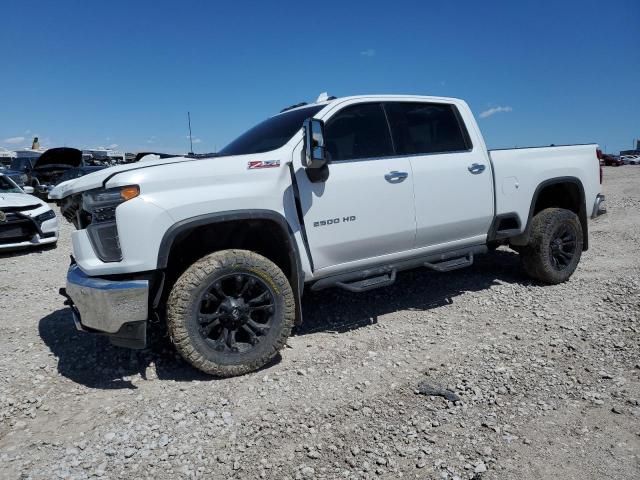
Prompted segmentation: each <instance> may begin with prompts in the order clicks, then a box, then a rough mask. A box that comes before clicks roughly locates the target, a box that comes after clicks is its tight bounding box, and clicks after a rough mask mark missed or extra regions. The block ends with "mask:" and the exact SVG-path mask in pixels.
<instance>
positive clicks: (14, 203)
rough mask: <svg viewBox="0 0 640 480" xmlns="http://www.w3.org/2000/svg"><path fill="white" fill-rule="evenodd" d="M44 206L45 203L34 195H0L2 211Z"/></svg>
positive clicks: (0, 208)
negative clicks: (7, 208)
mask: <svg viewBox="0 0 640 480" xmlns="http://www.w3.org/2000/svg"><path fill="white" fill-rule="evenodd" d="M42 205H44V202H43V201H42V200H40V199H39V198H36V197H34V196H33V195H28V194H26V193H0V210H2V209H3V208H6V207H28V206H33V208H36V207H40V206H42Z"/></svg>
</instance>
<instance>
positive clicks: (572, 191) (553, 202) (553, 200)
mask: <svg viewBox="0 0 640 480" xmlns="http://www.w3.org/2000/svg"><path fill="white" fill-rule="evenodd" d="M552 207H555V208H565V209H567V210H571V211H572V212H573V213H575V214H576V215H579V214H580V209H581V208H584V200H583V195H582V192H581V190H580V187H578V185H577V184H575V183H573V182H562V183H553V184H551V185H547V186H546V187H543V188H542V190H540V192H539V193H538V196H537V198H536V203H535V205H534V207H533V215H535V214H536V213H538V212H540V211H542V210H544V209H545V208H552Z"/></svg>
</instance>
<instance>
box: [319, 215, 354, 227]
mask: <svg viewBox="0 0 640 480" xmlns="http://www.w3.org/2000/svg"><path fill="white" fill-rule="evenodd" d="M355 221H356V216H355V215H350V216H348V217H342V220H340V218H330V219H328V220H320V221H319V222H313V226H314V227H326V226H327V225H335V224H337V223H340V222H342V223H346V222H355Z"/></svg>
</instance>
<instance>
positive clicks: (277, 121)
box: [218, 105, 325, 155]
mask: <svg viewBox="0 0 640 480" xmlns="http://www.w3.org/2000/svg"><path fill="white" fill-rule="evenodd" d="M324 107H325V105H314V106H312V107H307V108H301V109H299V110H291V111H289V112H285V113H281V114H279V115H276V116H274V117H271V118H268V119H267V120H265V121H264V122H262V123H259V124H258V125H256V126H255V127H253V128H252V129H251V130H248V131H246V132H245V133H243V134H242V135H240V136H239V137H238V138H236V139H235V140H234V141H233V142H231V143H230V144H229V145H227V146H226V147H224V148H223V149H222V150H220V152H218V155H248V154H251V153H261V152H270V151H271V150H276V149H278V148H280V147H281V146H283V145H284V144H285V143H287V142H288V141H289V140H290V139H291V137H293V135H294V134H295V133H296V132H297V131H298V130H300V129H301V128H302V122H304V121H305V120H306V119H307V118H309V117H313V116H314V115H315V114H316V113H318V112H319V111H320V110H322V109H323V108H324Z"/></svg>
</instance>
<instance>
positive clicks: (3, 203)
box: [0, 173, 58, 251]
mask: <svg viewBox="0 0 640 480" xmlns="http://www.w3.org/2000/svg"><path fill="white" fill-rule="evenodd" d="M27 192H28V193H27ZM32 192H33V188H32V187H25V188H24V190H23V189H22V188H20V187H19V186H18V185H16V184H15V182H14V181H13V180H11V179H10V178H9V177H7V176H6V175H3V174H2V173H0V251H1V250H6V249H15V248H24V247H33V246H38V245H53V244H55V243H56V242H57V241H58V219H57V217H56V214H55V212H54V211H53V210H52V209H51V207H50V206H49V205H47V204H46V202H44V201H42V200H40V199H39V198H36V197H34V196H33V195H29V193H32Z"/></svg>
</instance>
